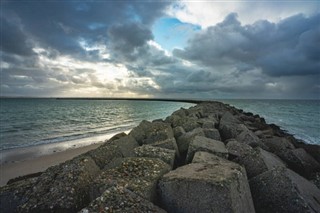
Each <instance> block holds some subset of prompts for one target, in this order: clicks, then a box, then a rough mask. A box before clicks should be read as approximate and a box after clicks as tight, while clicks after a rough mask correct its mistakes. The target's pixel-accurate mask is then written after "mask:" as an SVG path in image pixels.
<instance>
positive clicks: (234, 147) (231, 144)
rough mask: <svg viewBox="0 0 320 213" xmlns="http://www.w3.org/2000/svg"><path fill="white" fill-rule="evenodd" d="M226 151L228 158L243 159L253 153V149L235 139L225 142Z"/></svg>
mask: <svg viewBox="0 0 320 213" xmlns="http://www.w3.org/2000/svg"><path fill="white" fill-rule="evenodd" d="M226 149H227V150H228V153H229V157H232V158H235V157H244V156H245V155H248V154H250V153H251V152H253V148H252V147H251V146H249V145H247V144H243V143H239V142H238V141H236V140H235V139H229V140H227V145H226Z"/></svg>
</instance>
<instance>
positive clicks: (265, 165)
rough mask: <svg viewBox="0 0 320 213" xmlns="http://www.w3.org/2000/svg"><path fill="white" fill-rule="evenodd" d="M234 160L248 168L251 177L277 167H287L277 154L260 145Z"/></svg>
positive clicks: (248, 174)
mask: <svg viewBox="0 0 320 213" xmlns="http://www.w3.org/2000/svg"><path fill="white" fill-rule="evenodd" d="M234 160H235V161H236V162H238V163H239V164H241V165H243V166H244V167H245V168H246V171H247V176H248V178H249V179H250V178H252V177H255V176H257V175H259V174H261V173H263V172H265V171H268V170H271V169H273V168H275V167H286V165H285V164H284V163H283V162H282V161H281V159H280V158H278V157H277V156H276V155H274V154H272V153H270V152H267V151H265V150H263V149H261V148H259V147H257V148H255V149H254V151H253V152H249V153H247V154H246V155H244V156H240V157H238V158H236V159H234Z"/></svg>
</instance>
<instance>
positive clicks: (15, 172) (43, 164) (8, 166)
mask: <svg viewBox="0 0 320 213" xmlns="http://www.w3.org/2000/svg"><path fill="white" fill-rule="evenodd" d="M129 131H130V130H126V131H124V132H125V133H128V132H129ZM118 133H120V132H112V133H108V134H104V135H98V136H94V137H88V138H82V139H78V140H72V141H65V142H59V143H51V144H41V145H36V146H30V147H21V148H14V149H9V150H2V151H0V187H1V186H4V185H6V183H7V182H8V181H9V180H11V179H14V178H18V177H21V176H25V175H32V174H34V173H38V172H43V171H45V170H46V169H47V168H49V167H51V166H55V165H58V164H60V163H63V162H65V161H67V160H70V159H72V158H74V157H76V156H78V155H81V154H83V153H86V152H88V151H90V150H93V149H96V148H98V147H99V146H100V145H101V144H103V143H104V142H106V140H108V139H110V138H111V137H112V136H114V135H116V134H118Z"/></svg>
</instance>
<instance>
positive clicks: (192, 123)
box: [166, 115, 200, 132]
mask: <svg viewBox="0 0 320 213" xmlns="http://www.w3.org/2000/svg"><path fill="white" fill-rule="evenodd" d="M166 122H168V123H170V124H171V126H172V127H173V128H175V127H178V126H181V127H182V128H183V129H184V130H185V131H186V132H189V131H191V130H193V129H196V128H198V127H200V124H199V123H198V122H197V118H194V117H179V116H176V115H171V116H169V117H167V118H166Z"/></svg>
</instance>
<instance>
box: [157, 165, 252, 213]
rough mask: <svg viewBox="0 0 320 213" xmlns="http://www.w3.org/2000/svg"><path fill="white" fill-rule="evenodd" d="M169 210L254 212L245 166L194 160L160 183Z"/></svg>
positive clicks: (182, 212)
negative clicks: (194, 161)
mask: <svg viewBox="0 0 320 213" xmlns="http://www.w3.org/2000/svg"><path fill="white" fill-rule="evenodd" d="M159 190H160V197H161V207H162V208H163V209H165V210H166V211H167V212H169V213H170V212H172V213H189V212H201V213H206V212H243V213H245V212H246V213H250V212H254V206H253V202H252V198H251V193H250V188H249V184H248V182H247V176H246V172H245V169H244V168H243V167H241V166H240V165H237V164H235V163H232V162H224V161H222V162H219V161H216V162H215V163H210V164H207V163H191V164H188V165H185V166H183V167H180V168H177V169H176V170H173V171H171V172H169V173H168V174H165V175H164V176H163V178H162V179H161V180H160V182H159Z"/></svg>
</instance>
